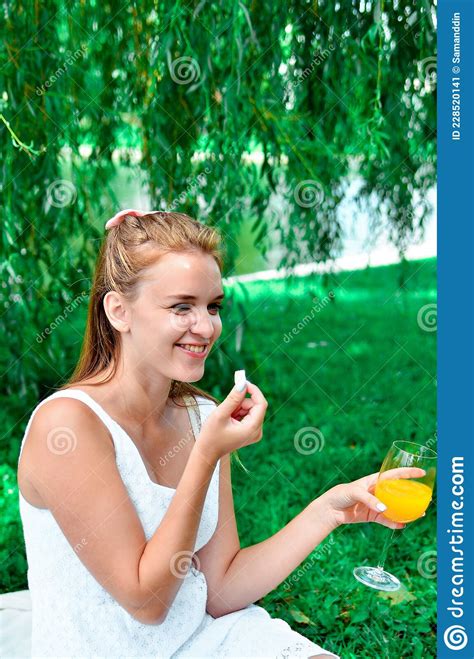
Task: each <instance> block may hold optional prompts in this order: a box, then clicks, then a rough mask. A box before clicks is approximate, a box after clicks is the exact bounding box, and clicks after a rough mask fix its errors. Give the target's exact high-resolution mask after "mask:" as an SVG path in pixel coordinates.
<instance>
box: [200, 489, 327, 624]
mask: <svg viewBox="0 0 474 659" xmlns="http://www.w3.org/2000/svg"><path fill="white" fill-rule="evenodd" d="M317 503H318V502H317V501H314V502H312V504H310V505H309V506H307V507H306V508H305V509H304V510H302V511H301V512H300V513H299V514H298V515H297V516H296V517H294V518H293V519H292V520H291V522H289V523H288V524H287V525H286V526H284V527H283V528H282V529H280V531H278V532H277V533H275V534H274V535H272V536H271V537H270V538H267V539H266V540H263V541H262V542H259V543H258V544H256V545H251V546H250V547H244V548H243V549H240V551H238V552H237V554H236V556H235V557H234V559H233V560H232V562H231V564H230V566H229V568H228V570H227V572H226V573H225V576H224V578H223V580H222V582H221V585H220V588H219V591H218V592H214V610H213V615H214V616H215V617H219V616H222V615H225V614H227V613H231V612H232V611H237V610H238V609H243V608H244V607H246V606H248V605H249V604H252V603H254V602H256V601H257V600H259V599H260V598H261V597H264V596H265V595H267V593H269V592H271V591H272V590H273V589H274V588H276V587H277V586H278V584H280V583H281V582H282V581H284V580H285V579H286V578H287V576H288V575H289V574H291V572H293V570H294V569H296V568H297V567H298V565H299V564H300V563H302V562H303V561H304V559H305V558H306V557H307V556H308V555H309V554H310V553H311V552H312V551H313V550H314V548H315V547H316V546H317V545H318V544H319V543H320V542H322V541H323V540H324V538H325V537H326V536H327V535H328V534H329V533H330V532H331V531H332V530H333V528H334V527H333V526H332V525H331V523H330V522H329V521H328V520H325V519H324V517H323V512H322V509H323V506H322V505H321V504H319V506H318V505H316V504H317ZM318 509H319V510H318ZM318 514H319V521H317V520H318Z"/></svg>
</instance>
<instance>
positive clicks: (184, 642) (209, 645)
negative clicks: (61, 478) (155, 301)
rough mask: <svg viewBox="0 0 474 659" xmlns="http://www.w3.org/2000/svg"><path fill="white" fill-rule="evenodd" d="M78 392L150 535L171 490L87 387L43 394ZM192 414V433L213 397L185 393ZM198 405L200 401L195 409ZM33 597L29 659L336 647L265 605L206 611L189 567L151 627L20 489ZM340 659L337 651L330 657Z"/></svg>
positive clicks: (303, 652) (203, 586) (259, 653)
mask: <svg viewBox="0 0 474 659" xmlns="http://www.w3.org/2000/svg"><path fill="white" fill-rule="evenodd" d="M59 397H69V398H77V399H79V400H81V401H83V402H84V403H86V404H87V405H88V406H89V407H90V408H91V409H92V410H93V411H94V412H95V413H96V414H97V415H98V416H99V417H100V419H101V420H102V421H103V423H104V424H105V425H106V426H107V428H108V430H109V432H110V434H111V436H112V439H113V442H114V445H115V451H116V461H117V466H118V469H119V472H120V474H121V477H122V479H123V482H124V484H125V486H126V488H127V490H128V493H129V496H130V498H131V500H132V502H133V504H134V506H135V508H136V511H137V514H138V516H139V518H140V520H141V522H142V525H143V529H144V531H145V536H146V539H147V540H148V539H149V538H150V537H151V536H152V535H153V533H154V532H155V530H156V528H157V527H158V526H159V524H160V522H161V520H162V518H163V516H164V515H165V512H166V510H167V507H168V505H169V503H170V501H171V499H172V497H173V495H174V493H175V491H176V490H175V489H173V488H169V487H165V486H163V485H157V484H156V483H153V482H152V481H151V480H150V478H149V476H148V473H147V470H146V467H145V465H144V463H143V460H142V458H141V456H140V453H139V451H138V449H137V447H136V446H135V444H134V443H133V441H132V439H131V438H130V437H129V435H128V434H127V433H126V432H125V430H124V429H123V428H122V427H121V426H120V425H119V424H118V423H117V422H116V421H114V420H113V419H112V418H111V417H110V416H109V415H108V414H107V412H106V411H105V410H104V409H103V408H102V407H101V406H100V405H99V404H98V403H97V402H96V401H95V400H94V399H93V398H92V397H91V396H89V395H88V394H87V393H86V392H84V391H82V390H80V389H68V390H63V391H57V392H55V393H53V394H52V395H50V396H48V397H47V398H45V399H44V400H43V401H41V403H39V404H38V405H37V406H36V408H35V409H34V410H33V412H32V414H31V416H30V419H29V421H28V424H27V427H26V430H25V434H24V437H23V440H22V444H21V449H20V455H21V450H22V448H23V444H24V441H25V437H26V435H27V433H28V430H29V427H30V424H31V421H32V417H33V415H34V413H35V412H36V410H37V409H38V408H39V407H40V406H41V405H42V404H43V403H45V402H46V401H47V400H51V399H52V398H59ZM189 403H190V404H189V405H188V408H187V409H188V413H189V415H190V418H191V422H192V425H193V430H194V434H195V437H197V436H198V434H199V429H200V426H201V425H202V424H203V423H204V421H205V419H206V418H207V416H208V415H209V414H210V413H211V412H212V410H213V409H214V408H215V403H214V402H213V401H211V400H208V399H207V398H204V397H202V396H198V397H197V398H196V400H194V399H193V398H192V397H189ZM196 403H197V406H196ZM219 467H220V462H219V463H218V464H217V465H216V468H215V471H214V474H213V476H212V479H211V481H210V484H209V488H208V491H207V496H206V499H205V502H204V506H203V511H202V517H201V522H200V525H199V530H198V533H197V537H196V542H195V547H194V551H195V552H196V551H198V550H199V549H201V547H203V546H204V545H205V544H206V543H207V542H208V541H209V540H210V538H211V537H212V535H213V533H214V531H215V529H216V526H217V517H218V492H219ZM19 504H20V515H21V520H22V524H23V532H24V537H25V545H26V554H27V561H28V587H29V590H30V594H31V601H32V656H33V657H55V658H58V657H104V658H107V659H110V658H112V657H113V658H118V657H124V658H125V657H126V658H129V657H156V658H160V659H161V658H166V659H168V658H169V659H171V657H172V658H173V659H182V658H184V657H189V658H191V657H192V658H196V659H197V658H206V659H208V658H209V657H215V658H216V659H217V658H219V659H221V658H222V657H235V658H237V657H239V658H240V657H256V658H263V657H268V658H272V659H273V658H275V659H276V658H281V659H283V658H284V657H285V658H286V657H287V658H288V659H289V658H293V657H309V656H311V655H315V654H316V655H317V654H331V653H330V652H327V651H326V650H324V649H323V648H321V647H320V646H318V645H316V644H315V643H313V642H311V641H310V640H309V639H307V638H305V637H304V636H302V635H301V634H299V633H297V632H295V631H294V630H292V629H291V627H290V626H289V625H288V624H287V623H286V622H285V621H284V620H281V619H277V618H272V617H271V616H270V615H269V614H268V613H267V611H265V609H263V608H262V607H259V606H256V605H255V604H250V605H249V606H247V607H246V608H244V609H241V610H239V611H234V612H233V613H229V614H227V615H224V616H221V617H220V618H213V617H212V616H211V615H210V614H209V613H207V612H206V600H207V583H206V578H205V576H204V573H203V572H200V571H199V570H197V569H196V568H195V567H194V566H191V567H190V569H189V572H188V574H187V576H186V578H185V579H184V580H183V584H182V585H181V587H180V589H179V591H178V594H177V595H176V598H175V600H174V602H173V604H172V606H171V608H170V610H169V612H168V615H167V617H166V619H165V621H164V623H163V624H161V625H146V624H143V623H141V622H139V621H138V620H136V619H135V618H133V617H132V616H131V615H130V614H129V613H127V612H126V611H125V609H123V608H122V607H121V606H120V604H119V603H118V602H117V601H116V600H115V599H114V598H113V597H112V596H111V595H110V594H109V593H108V592H107V590H105V589H104V588H103V587H102V586H101V585H100V584H99V583H98V582H97V581H96V579H95V578H94V577H93V576H92V574H91V573H90V572H89V571H88V570H87V568H86V567H85V566H84V564H83V563H82V562H81V560H80V552H78V551H75V550H74V549H73V547H72V546H71V545H70V544H69V542H68V541H67V539H66V537H65V535H64V534H63V533H62V531H61V529H60V527H59V525H58V524H57V522H56V520H55V519H54V516H53V515H52V514H51V512H50V511H49V510H48V509H40V508H37V507H35V506H33V505H31V504H30V503H29V502H28V501H26V499H25V498H24V497H23V496H22V494H21V492H20V493H19ZM333 656H335V657H337V655H333Z"/></svg>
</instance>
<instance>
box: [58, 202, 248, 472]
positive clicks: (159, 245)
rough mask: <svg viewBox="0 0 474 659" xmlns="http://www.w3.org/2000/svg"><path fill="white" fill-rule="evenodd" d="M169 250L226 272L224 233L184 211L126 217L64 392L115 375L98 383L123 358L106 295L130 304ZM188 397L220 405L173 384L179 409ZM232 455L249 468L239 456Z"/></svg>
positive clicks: (111, 240) (106, 254)
mask: <svg viewBox="0 0 474 659" xmlns="http://www.w3.org/2000/svg"><path fill="white" fill-rule="evenodd" d="M170 252H188V253H189V252H202V253H204V254H209V255H211V256H212V257H213V258H214V259H215V261H216V263H217V265H218V266H219V270H220V271H221V273H222V270H223V265H224V249H223V246H222V242H221V236H220V234H219V233H218V232H217V230H216V229H214V228H212V227H209V226H206V225H204V224H202V223H201V222H198V221H197V220H195V219H193V218H192V217H190V216H189V215H186V214H185V213H169V212H164V211H163V212H161V211H160V212H155V213H148V214H147V215H143V216H141V217H135V216H132V215H125V216H124V219H123V221H122V222H121V223H120V224H119V225H117V226H115V227H112V228H111V229H109V230H108V231H107V234H106V236H105V239H104V241H103V243H102V244H101V246H100V249H99V254H98V257H97V262H96V265H95V272H94V278H93V283H92V289H91V294H90V300H89V307H88V312H87V321H86V329H85V334H84V340H83V344H82V348H81V353H80V356H79V360H78V362H77V365H76V367H75V369H74V372H73V373H72V375H71V377H70V378H69V379H68V381H67V382H66V383H65V384H63V385H62V386H61V387H60V388H59V390H64V389H68V388H70V387H73V386H74V385H75V384H77V383H78V382H81V381H82V380H88V379H90V378H93V377H95V376H98V375H100V374H101V373H103V372H104V371H105V370H106V369H108V368H109V367H110V366H111V365H112V371H111V373H110V374H109V375H108V377H106V378H105V379H103V380H101V381H100V382H97V383H95V384H103V383H105V382H109V381H110V380H111V379H112V378H113V376H114V375H115V373H116V370H117V364H118V363H119V359H120V350H121V342H120V332H118V330H116V329H115V328H114V327H113V326H112V325H111V323H110V321H109V319H108V318H107V315H106V313H105V309H104V305H103V300H104V296H105V294H106V293H107V292H108V291H117V292H118V293H120V294H121V295H123V297H124V298H125V299H126V300H127V301H129V302H133V301H134V300H136V298H137V296H138V293H139V291H138V284H139V283H140V282H141V274H142V271H143V270H144V269H145V268H147V267H148V266H150V265H152V264H153V263H155V262H156V261H157V259H159V258H160V256H161V255H163V254H167V253H170ZM186 395H191V396H203V397H204V398H207V399H208V400H212V401H214V402H215V403H216V405H218V404H219V403H220V402H221V401H219V400H218V399H217V398H215V397H214V396H212V395H211V394H209V393H207V392H206V391H204V390H202V389H200V388H199V387H196V386H194V385H193V384H190V383H188V382H179V381H176V380H172V382H171V388H170V394H169V397H170V398H171V399H172V401H173V403H174V404H176V405H178V406H180V405H179V402H178V399H179V398H182V397H183V396H186ZM233 453H235V456H234V457H235V458H236V459H237V461H238V462H239V464H240V465H241V466H242V467H244V466H243V464H242V463H241V461H240V458H239V457H238V455H237V452H236V451H235V452H233ZM232 455H233V454H232V453H231V456H232ZM244 469H245V467H244Z"/></svg>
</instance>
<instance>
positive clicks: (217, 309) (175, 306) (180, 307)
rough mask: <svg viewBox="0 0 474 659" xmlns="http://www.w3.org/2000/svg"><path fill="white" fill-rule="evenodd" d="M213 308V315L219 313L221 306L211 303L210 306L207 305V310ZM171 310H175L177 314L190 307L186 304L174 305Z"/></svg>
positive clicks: (217, 303)
mask: <svg viewBox="0 0 474 659" xmlns="http://www.w3.org/2000/svg"><path fill="white" fill-rule="evenodd" d="M211 307H213V308H214V309H215V312H214V313H219V311H220V310H221V309H222V304H220V303H219V302H213V303H212V304H210V305H209V308H211ZM171 308H172V309H176V311H177V312H182V311H187V310H188V309H189V308H190V307H189V305H188V304H175V305H174V306H173V307H171Z"/></svg>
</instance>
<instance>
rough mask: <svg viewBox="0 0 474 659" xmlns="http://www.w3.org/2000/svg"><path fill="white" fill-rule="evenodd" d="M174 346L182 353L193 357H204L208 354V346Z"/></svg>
mask: <svg viewBox="0 0 474 659" xmlns="http://www.w3.org/2000/svg"><path fill="white" fill-rule="evenodd" d="M175 346H176V347H177V348H180V350H182V351H183V352H184V353H186V354H188V355H192V356H193V357H205V356H206V355H207V353H208V352H209V344H207V345H203V346H192V345H189V344H186V343H176V344H175Z"/></svg>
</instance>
